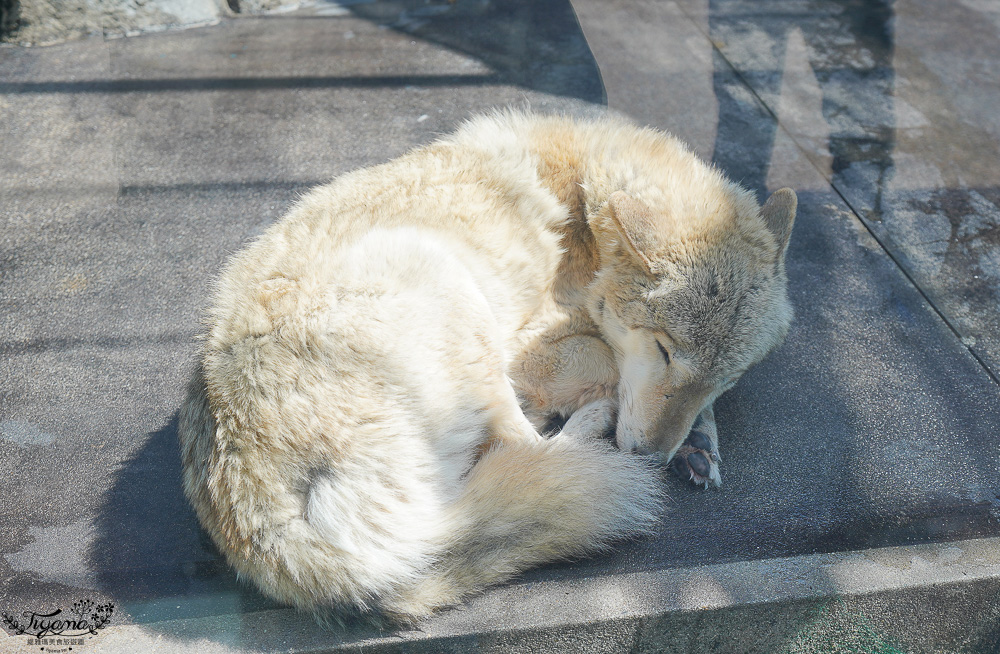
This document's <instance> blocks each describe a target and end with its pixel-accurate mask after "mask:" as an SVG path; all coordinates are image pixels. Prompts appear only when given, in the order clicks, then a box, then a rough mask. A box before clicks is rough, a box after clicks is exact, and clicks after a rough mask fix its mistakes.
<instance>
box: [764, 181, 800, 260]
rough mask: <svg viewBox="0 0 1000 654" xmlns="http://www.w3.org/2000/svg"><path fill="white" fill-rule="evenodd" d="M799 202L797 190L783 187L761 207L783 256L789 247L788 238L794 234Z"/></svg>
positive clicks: (765, 220) (766, 222) (765, 221)
mask: <svg viewBox="0 0 1000 654" xmlns="http://www.w3.org/2000/svg"><path fill="white" fill-rule="evenodd" d="M798 204H799V200H798V198H796V197H795V191H793V190H792V189H790V188H781V189H778V190H777V191H775V192H774V193H772V194H771V197H769V198H768V199H767V202H765V203H764V206H763V207H761V209H760V217H761V218H763V219H764V224H765V225H767V228H768V229H769V230H770V231H771V233H772V234H774V238H775V239H777V241H778V248H779V249H780V250H781V254H782V256H784V253H785V249H786V248H787V247H788V239H789V238H791V236H792V223H794V222H795V208H796V207H797V206H798ZM779 259H780V257H779Z"/></svg>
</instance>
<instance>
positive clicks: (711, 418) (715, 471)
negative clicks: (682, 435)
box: [672, 406, 722, 488]
mask: <svg viewBox="0 0 1000 654" xmlns="http://www.w3.org/2000/svg"><path fill="white" fill-rule="evenodd" d="M720 461H721V459H720V458H719V430H718V429H716V426H715V411H714V410H713V408H712V407H711V406H710V407H708V408H707V409H705V410H704V411H702V412H701V414H700V415H699V416H698V419H697V420H695V421H694V426H693V427H692V428H691V433H690V434H688V437H687V439H686V440H685V441H684V443H683V444H682V445H681V447H680V449H679V450H677V454H675V455H674V460H673V464H672V466H673V469H674V470H675V471H676V472H677V474H679V475H680V476H681V477H683V478H684V479H688V480H690V481H691V482H693V483H695V484H698V485H701V484H705V488H708V486H709V484H711V485H713V486H721V485H722V477H721V475H720V474H719V462H720Z"/></svg>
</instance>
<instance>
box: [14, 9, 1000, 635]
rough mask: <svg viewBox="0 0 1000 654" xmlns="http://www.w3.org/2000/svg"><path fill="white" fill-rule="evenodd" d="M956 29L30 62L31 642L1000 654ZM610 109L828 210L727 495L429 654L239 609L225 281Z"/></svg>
mask: <svg viewBox="0 0 1000 654" xmlns="http://www.w3.org/2000/svg"><path fill="white" fill-rule="evenodd" d="M762 7H766V9H762ZM938 7H939V3H931V2H930V1H929V0H916V1H914V2H907V3H901V2H897V3H890V4H886V5H878V4H876V3H861V2H847V1H846V0H845V1H836V2H835V1H832V0H823V1H819V0H817V1H812V2H794V3H793V2H777V3H767V4H766V5H764V4H763V3H751V2H737V1H735V0H725V1H723V0H718V1H717V0H679V1H677V2H655V1H653V0H630V1H625V0H607V1H600V2H599V1H597V0H576V1H575V2H573V5H572V7H571V6H570V5H569V3H568V2H566V1H565V0H544V1H543V0H539V1H536V2H531V3H529V2H513V1H511V0H508V1H505V2H480V1H478V0H457V2H455V3H446V2H441V3H427V2H423V1H422V0H421V1H414V2H363V3H344V4H343V5H335V4H331V3H323V4H318V5H315V6H313V7H310V8H305V9H302V10H300V11H298V12H294V13H291V14H282V15H270V16H260V17H252V18H238V19H229V20H224V21H223V22H222V23H220V24H219V25H216V26H212V27H206V28H201V29H197V30H190V31H184V32H174V33H166V34H157V35H147V36H142V37H137V38H130V39H118V40H103V39H87V40H82V41H78V42H74V43H68V44H64V45H59V46H52V47H48V48H31V49H24V48H15V47H0V125H3V130H2V131H0V142H2V144H3V145H2V148H0V224H2V225H3V229H2V232H0V239H2V240H0V307H2V310H0V474H2V475H3V476H4V478H5V483H4V484H3V485H2V486H0V525H2V526H3V528H2V529H0V553H2V556H0V609H2V610H3V611H5V612H7V613H11V614H13V613H15V612H16V613H20V612H22V611H24V610H28V609H30V610H43V609H44V610H51V609H54V608H56V607H63V608H66V607H69V606H70V605H71V604H72V603H73V602H75V601H77V600H79V599H81V598H90V599H93V600H94V601H95V602H105V601H111V602H114V603H115V605H116V608H115V614H114V616H113V619H112V621H111V623H110V625H111V626H109V627H108V628H107V629H104V630H102V631H101V632H100V635H99V636H97V637H95V638H93V639H89V640H87V642H86V643H85V645H83V646H81V648H82V651H91V649H94V650H99V651H115V652H117V651H121V652H130V651H147V650H149V649H154V648H155V649H163V650H166V651H193V652H195V651H196V652H211V651H220V652H223V651H224V652H231V651H323V650H326V649H334V648H346V649H357V648H361V647H362V646H366V647H368V648H371V649H377V650H379V651H429V652H430V651H468V650H470V649H474V648H479V649H483V650H486V651H571V650H576V651H662V652H675V651H676V652H688V651H692V652H695V651H731V652H749V651H762V652H763V651H787V652H824V651H838V649H839V651H852V652H853V651H858V652H861V651H866V652H867V651H885V652H889V651H907V652H909V651H914V652H924V651H927V652H930V651H964V652H987V653H990V654H994V652H995V651H998V648H1000V570H998V568H997V566H998V565H1000V539H998V538H997V537H998V536H1000V448H998V445H997V434H1000V386H998V384H997V382H996V378H997V374H998V373H1000V367H998V363H997V362H998V361H1000V340H998V337H997V334H998V333H1000V332H998V330H997V326H998V325H1000V303H998V297H1000V295H998V294H1000V261H998V260H997V257H1000V254H998V248H997V247H996V244H997V243H996V238H995V237H996V234H997V229H998V227H997V225H1000V208H998V206H997V203H998V202H1000V198H998V197H997V195H996V188H998V187H1000V184H998V180H1000V167H998V166H997V165H996V161H997V153H998V149H1000V143H998V142H1000V123H997V122H996V120H995V115H994V114H995V112H992V111H991V109H990V108H991V107H995V106H996V102H995V101H994V100H995V99H996V95H997V94H998V92H1000V81H998V80H1000V75H997V74H996V73H997V72H998V67H1000V64H997V63H996V62H997V61H998V59H997V58H996V57H995V56H994V53H995V51H996V49H997V48H1000V12H997V11H996V10H995V9H993V8H992V7H991V6H990V5H989V3H974V2H971V1H969V2H962V3H949V4H948V9H947V11H938ZM574 9H575V12H576V13H575V14H574ZM577 16H578V17H579V20H577ZM598 69H599V70H598ZM605 93H606V95H605ZM606 102H607V104H609V105H610V107H611V109H612V110H616V111H620V112H622V113H625V114H628V115H631V116H632V117H634V118H635V119H636V120H638V121H640V122H643V123H648V124H652V125H656V126H659V127H662V128H666V129H669V130H671V131H673V132H674V133H675V134H677V135H678V136H680V137H681V138H684V139H685V140H687V141H689V142H690V143H691V144H692V146H693V147H694V148H695V150H696V151H698V152H699V153H700V154H702V155H703V156H704V157H705V158H706V159H711V160H714V161H715V162H716V163H717V165H719V166H721V167H722V168H723V169H725V170H726V171H727V172H728V173H729V174H730V175H731V176H733V177H734V178H736V179H740V180H743V181H744V183H746V184H747V185H748V186H750V187H751V188H754V189H755V190H757V191H758V192H759V193H760V194H763V193H765V192H766V191H767V190H769V189H774V188H778V187H780V186H783V185H789V186H792V187H793V188H795V189H796V190H798V191H799V197H800V213H799V218H798V220H797V224H796V228H795V232H794V234H793V238H792V244H791V248H790V251H789V260H788V266H789V277H790V279H791V294H792V298H793V302H794V304H795V306H796V312H797V320H796V323H795V325H794V327H793V330H792V332H791V334H790V336H789V339H788V341H787V342H786V344H785V345H784V346H783V347H782V348H781V349H780V350H778V351H777V352H776V353H774V354H773V355H772V356H771V357H770V358H769V359H768V360H766V361H765V362H764V363H763V364H761V365H760V366H758V367H757V368H756V369H754V370H753V371H751V372H750V373H749V374H747V375H746V376H745V378H744V379H743V380H742V381H741V382H740V383H739V384H738V385H737V387H736V388H735V389H734V390H733V391H731V392H730V393H728V394H727V395H726V396H724V398H723V399H722V400H720V402H719V404H718V418H719V425H720V438H721V450H722V457H723V460H724V466H723V480H724V485H723V487H722V488H721V489H719V490H716V491H708V492H706V491H700V490H697V489H695V488H692V487H689V486H687V485H685V484H683V483H681V482H680V481H679V480H675V479H672V478H669V477H668V478H665V483H666V484H667V485H668V489H669V493H670V495H671V497H672V500H673V501H672V502H671V504H670V506H669V508H668V509H667V511H666V513H665V515H664V516H663V521H662V528H661V530H660V533H659V534H658V535H657V536H656V537H654V538H650V539H647V540H643V541H637V542H633V543H627V544H624V545H622V546H621V547H619V548H618V549H617V550H616V551H615V552H614V553H611V554H609V555H606V556H602V557H596V558H594V559H589V560H585V561H578V562H572V563H565V564H558V565H552V566H547V567H545V568H542V569H540V570H536V571H532V572H530V573H528V574H526V575H524V576H523V577H522V578H520V579H519V580H517V581H516V582H514V583H512V584H509V585H507V586H505V587H502V588H499V589H494V590H491V591H489V592H487V593H486V594H484V595H483V596H482V597H479V598H476V599H474V600H473V601H472V602H470V603H469V604H468V605H467V606H465V607H462V608H460V609H457V610H454V611H448V612H445V613H443V614H442V615H440V616H438V617H436V618H434V619H432V620H429V621H428V622H427V623H426V624H423V625H420V629H419V630H415V631H411V632H404V633H399V634H396V633H379V632H377V631H372V630H370V629H367V628H365V627H363V626H354V627H351V628H349V629H347V630H333V631H330V630H323V629H321V628H320V627H317V626H316V625H314V624H312V623H311V622H310V620H309V619H308V618H306V617H305V616H299V615H296V614H295V613H294V612H292V611H290V610H288V609H285V608H283V607H279V606H276V605H274V604H272V603H271V602H269V601H267V600H266V599H264V598H262V597H261V596H259V595H258V594H257V593H256V592H254V591H253V590H251V589H249V588H247V587H245V586H243V585H241V584H240V583H239V582H238V581H237V580H236V579H235V578H234V576H233V575H232V574H231V573H230V572H229V571H228V570H227V569H226V567H225V565H224V564H222V562H221V561H220V558H219V556H218V555H217V553H216V552H215V551H214V550H213V548H212V546H211V544H210V543H209V542H208V541H207V539H206V537H205V536H204V535H203V534H202V533H201V531H200V529H199V527H198V525H197V522H196V520H195V519H194V516H193V514H192V512H191V511H190V509H189V508H188V507H187V505H186V503H185V502H184V499H183V496H182V493H181V491H180V482H179V477H180V462H179V455H178V452H177V447H176V443H175V440H176V433H175V432H176V411H177V407H178V405H179V403H180V400H181V395H182V389H183V383H184V381H185V379H186V376H187V374H188V371H189V370H190V367H191V363H192V356H193V352H194V343H195V340H194V337H195V335H196V333H197V332H198V317H199V313H200V311H201V310H202V309H203V307H204V304H205V299H206V291H207V288H208V284H209V282H210V280H211V278H212V276H213V275H214V274H215V271H217V270H218V267H219V265H220V264H221V262H222V261H223V260H224V259H225V258H226V256H227V255H228V254H229V253H231V252H233V251H234V250H235V249H237V248H238V247H239V246H240V244H241V243H243V242H245V241H246V240H247V239H248V238H251V237H252V236H253V235H254V234H257V233H259V232H260V230H261V229H263V228H264V227H265V226H266V225H267V224H269V223H270V222H272V221H273V220H275V219H277V218H278V217H279V216H280V215H281V214H282V213H283V211H284V210H285V209H286V208H287V207H288V206H289V203H290V202H292V201H293V200H294V199H295V197H296V196H297V195H298V194H300V193H301V192H302V191H304V190H305V189H307V188H308V187H310V186H312V185H315V184H318V183H321V182H323V181H326V180H328V179H330V178H331V177H333V176H335V175H337V174H339V173H342V172H344V171H347V170H350V169H352V168H355V167H358V166H363V165H368V164H372V163H376V162H379V161H384V160H385V159H388V158H390V157H392V156H395V155H397V154H399V153H401V152H403V151H405V150H406V149H408V148H410V147H412V146H414V145H416V144H419V143H423V142H426V141H428V140H429V139H431V138H433V137H434V135H435V134H438V133H441V132H444V131H448V130H450V129H452V128H453V127H454V126H455V125H457V124H458V123H459V122H460V121H461V120H462V119H464V118H465V117H466V116H467V115H469V114H470V113H472V112H476V111H482V110H486V109H489V108H491V107H495V106H506V105H510V104H513V105H516V106H530V107H532V108H534V109H537V110H540V111H562V112H568V113H572V114H577V115H593V114H595V113H599V112H600V111H602V110H603V105H604V104H605V103H606ZM25 643H26V637H25V636H19V637H13V636H12V637H10V638H8V639H7V640H3V637H2V636H0V650H4V649H5V648H8V649H13V648H15V647H16V648H22V649H24V650H25V651H38V650H37V646H33V647H34V648H32V647H31V646H28V645H26V644H25ZM74 651H76V650H74Z"/></svg>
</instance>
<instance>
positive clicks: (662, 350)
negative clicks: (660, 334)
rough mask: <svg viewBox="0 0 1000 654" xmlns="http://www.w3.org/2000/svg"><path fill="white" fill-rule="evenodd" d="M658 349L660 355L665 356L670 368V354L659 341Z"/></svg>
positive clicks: (664, 358)
mask: <svg viewBox="0 0 1000 654" xmlns="http://www.w3.org/2000/svg"><path fill="white" fill-rule="evenodd" d="M656 347H658V348H660V354H662V355H663V360H664V361H666V362H667V365H668V366H669V365H670V353H669V352H667V348H665V347H663V344H662V343H660V342H659V341H656Z"/></svg>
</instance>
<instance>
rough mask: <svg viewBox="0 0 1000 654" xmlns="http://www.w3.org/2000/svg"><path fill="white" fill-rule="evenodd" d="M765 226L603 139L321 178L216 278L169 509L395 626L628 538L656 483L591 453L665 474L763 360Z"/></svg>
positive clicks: (651, 522)
mask: <svg viewBox="0 0 1000 654" xmlns="http://www.w3.org/2000/svg"><path fill="white" fill-rule="evenodd" d="M788 193H790V192H788ZM776 196H777V194H776ZM782 198H784V201H785V202H786V204H787V202H792V201H793V200H794V194H792V195H791V200H789V198H788V197H787V193H786V194H785V195H784V196H780V197H779V200H781V199H782ZM779 209H780V207H779ZM785 209H787V207H785ZM790 212H791V213H790V214H789V211H787V210H784V213H783V214H782V212H781V211H778V210H776V209H773V208H772V209H771V210H770V213H769V210H768V207H765V209H764V211H763V212H762V211H761V210H760V209H759V207H758V206H757V204H756V202H755V201H754V200H753V198H752V197H751V196H749V195H748V194H747V193H746V192H745V191H742V190H741V189H739V188H738V187H737V186H735V185H733V184H731V183H729V182H727V181H726V180H724V179H723V178H722V177H721V176H720V175H719V174H718V173H716V172H715V171H714V170H712V169H710V168H708V167H706V166H704V165H703V164H701V163H700V162H699V161H698V160H697V159H696V158H695V157H693V156H692V155H691V154H690V153H689V152H687V151H686V150H685V149H684V148H683V147H682V146H681V145H680V144H678V143H677V142H676V141H674V140H672V139H670V138H669V137H667V136H665V135H663V134H660V133H656V132H653V131H650V130H640V129H637V128H635V127H632V126H630V125H628V124H626V123H623V122H619V121H616V120H610V119H609V120H602V121H596V122H589V123H577V122H574V121H572V120H569V119H563V118H546V117H536V116H530V115H521V114H513V113H506V114H498V115H494V116H490V117H482V118H477V119H475V120H473V121H471V122H470V123H468V124H467V125H465V126H464V127H463V128H462V129H460V130H459V131H458V132H457V133H456V134H454V135H452V136H449V137H446V138H443V139H441V140H440V141H438V142H436V143H434V144H431V145H429V146H427V147H424V148H420V149H418V150H415V151H413V152H411V153H410V154H407V155H405V156H403V157H401V158H399V159H396V160H394V161H392V162H389V163H387V164H384V165H381V166H376V167H374V168H369V169H365V170H359V171H356V172H353V173H350V174H348V175H345V176H343V177H341V178H340V179H338V180H336V181H334V182H333V183H331V184H329V185H327V186H324V187H321V188H318V189H316V190H314V191H312V192H311V193H310V194H309V195H308V196H306V197H305V198H304V199H303V200H302V201H301V202H299V203H298V204H297V206H295V207H294V208H293V209H292V210H291V211H290V212H289V214H288V215H287V216H285V217H284V218H283V219H282V220H281V221H279V222H278V223H277V224H275V225H274V226H273V227H271V228H270V229H269V230H268V231H267V232H266V233H265V234H264V235H263V236H261V237H260V238H259V239H258V240H257V241H256V242H254V243H253V244H252V245H250V246H249V247H247V248H246V249H245V250H243V251H242V252H240V253H238V254H237V255H236V256H234V257H233V258H232V260H231V261H230V262H229V264H228V265H227V266H226V268H225V270H224V272H223V274H222V276H221V279H220V280H219V283H218V286H217V290H216V293H215V298H214V301H213V303H212V306H211V309H210V310H209V312H208V333H207V335H206V338H205V341H204V345H203V347H202V351H201V355H200V361H199V364H198V369H197V372H196V374H195V376H194V378H193V380H192V382H191V384H190V387H189V395H188V399H187V401H186V402H185V405H184V407H183V409H182V411H181V420H180V428H179V432H180V439H181V444H182V451H183V460H184V485H185V491H186V493H187V495H188V497H189V498H190V500H191V502H192V504H193V505H194V507H195V509H196V511H197V513H198V517H199V519H200V520H201V522H202V524H203V525H204V527H205V529H206V530H207V531H208V533H209V534H210V535H211V536H212V538H213V540H214V541H215V543H216V544H217V545H218V546H219V548H220V550H221V551H222V553H223V554H224V555H225V557H226V558H227V560H228V561H229V562H230V563H231V564H232V565H233V567H234V568H235V569H236V570H237V571H238V572H239V573H240V574H241V575H242V576H244V577H246V578H247V579H249V580H251V581H252V582H253V583H255V584H256V585H257V586H258V587H260V588H261V590H263V591H264V592H265V593H266V594H268V595H270V596H272V597H274V598H277V599H278V600H281V601H284V602H289V603H292V604H294V605H296V606H299V607H302V608H305V609H311V610H317V611H322V610H325V609H339V610H347V611H361V612H366V611H371V612H377V613H382V614H387V615H389V616H392V617H395V618H399V619H404V620H406V619H414V618H418V617H420V616H423V615H426V614H428V613H429V612H431V611H433V610H435V609H437V608H439V607H442V606H447V605H450V604H453V603H455V602H458V601H459V600H460V599H461V598H463V597H465V596H467V595H468V594H469V593H472V592H475V591H478V590H480V589H482V588H483V587H485V586H487V585H489V584H493V583H496V582H499V581H503V580H505V579H508V578H510V577H511V576H513V575H515V574H517V573H518V572H520V571H522V570H524V569H525V568H527V567H530V566H533V565H537V564H539V563H542V562H545V561H550V560H554V559H559V558H565V557H574V556H580V555H584V554H587V553H590V552H593V551H595V550H598V549H600V548H603V547H607V546H608V544H610V543H611V542H613V541H614V540H616V539H620V538H624V537H628V536H630V535H635V534H640V533H645V532H649V531H650V530H652V529H654V528H655V525H656V521H657V516H658V506H659V496H660V489H659V484H658V480H657V474H658V473H657V472H656V470H655V469H654V468H653V467H651V466H650V465H649V462H648V460H647V459H645V458H643V457H640V456H637V455H635V454H633V453H631V452H627V451H626V452H622V451H619V450H617V449H615V448H614V447H612V446H611V445H610V444H608V443H607V442H606V441H604V440H603V439H602V438H601V436H602V434H604V433H606V432H609V431H612V430H614V429H615V427H616V425H617V432H618V433H617V440H618V443H619V445H621V446H622V447H623V449H626V450H629V449H638V450H641V451H643V452H648V451H660V452H661V453H663V454H664V455H666V456H670V455H672V454H673V452H674V451H676V449H677V446H679V445H680V441H681V440H683V438H684V436H685V435H686V434H687V432H688V431H689V430H690V428H691V424H692V423H693V421H694V419H695V417H696V416H697V415H698V414H699V413H705V414H706V415H708V416H710V413H711V402H712V400H714V398H715V396H716V395H717V394H718V392H719V391H720V390H721V389H722V388H723V386H724V385H725V384H728V383H730V381H731V378H732V377H733V376H734V375H738V373H739V372H742V370H744V369H745V368H746V366H748V365H750V364H752V363H753V362H754V361H756V360H758V359H759V358H761V357H762V356H763V355H764V354H765V353H766V352H767V351H768V350H770V349H771V348H772V347H773V346H774V345H776V344H777V343H778V342H779V341H780V339H781V337H782V336H783V335H784V332H785V330H786V329H787V324H788V320H789V319H790V311H789V309H788V304H787V300H786V299H785V295H784V293H785V291H784V286H785V280H784V271H783V262H782V254H783V252H784V248H785V245H786V243H787V230H788V229H790V226H791V215H794V203H793V202H792V205H791V209H790ZM779 214H781V215H779ZM706 271H707V272H706ZM733 275H735V276H736V277H739V276H740V275H742V276H743V277H745V279H743V278H732V276H733ZM701 277H705V278H706V280H707V279H708V278H712V279H715V280H716V290H717V291H719V292H717V293H715V294H714V295H711V294H705V293H702V292H701V291H700V290H699V291H698V292H697V293H696V294H695V296H696V297H697V298H702V299H700V300H696V301H694V303H693V304H692V300H691V297H688V296H690V295H691V293H690V292H689V290H690V288H692V284H694V286H697V285H698V284H701V283H702V281H703V280H702V279H701ZM746 280H749V281H746ZM705 283H706V284H708V282H707V281H706V282H705ZM751 285H752V286H753V288H752V289H751V288H750V286H751ZM696 290H697V289H696ZM708 290H711V288H708ZM685 294H687V295H685ZM695 296H692V297H695ZM699 302H700V303H699ZM737 305H738V306H737ZM713 312H715V313H718V314H719V316H721V318H718V317H716V318H713V317H711V316H709V317H706V316H705V314H706V313H707V314H711V313H713ZM719 319H722V320H724V321H728V322H726V325H723V326H720V325H718V324H717V323H718V320H719ZM656 338H659V339H660V340H661V341H663V343H662V344H663V345H665V346H667V347H670V348H673V352H674V354H673V361H672V362H671V364H666V363H665V361H663V359H662V356H661V354H660V353H659V351H658V349H657V346H656V341H655V340H654V339H656ZM703 338H704V339H710V340H711V341H712V342H711V343H708V342H700V339H703ZM671 366H673V367H671ZM668 391H672V393H671V392H668ZM670 394H672V395H674V396H675V397H680V398H681V399H679V400H677V399H674V400H670V399H667V400H663V398H662V396H665V395H670ZM657 395H658V396H660V397H656V396H657ZM554 415H561V416H563V417H569V421H568V422H567V424H566V425H565V427H564V428H563V430H562V431H561V432H560V433H559V434H557V435H555V436H553V437H551V438H543V437H542V436H541V435H540V434H539V431H538V430H539V428H540V427H541V426H542V425H543V424H544V423H545V421H546V420H547V419H549V418H550V417H552V416H554ZM713 424H714V422H713ZM713 433H714V432H713Z"/></svg>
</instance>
